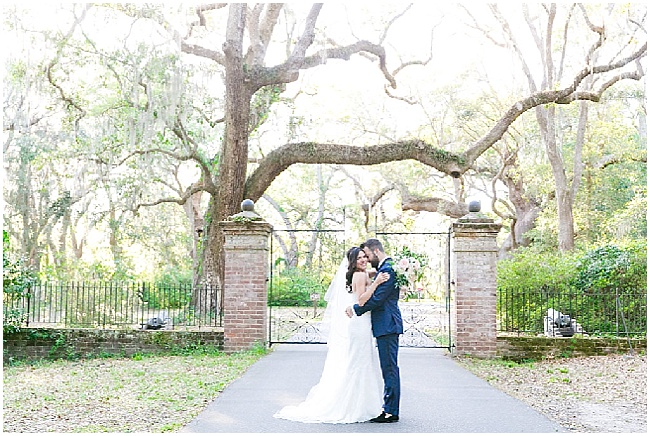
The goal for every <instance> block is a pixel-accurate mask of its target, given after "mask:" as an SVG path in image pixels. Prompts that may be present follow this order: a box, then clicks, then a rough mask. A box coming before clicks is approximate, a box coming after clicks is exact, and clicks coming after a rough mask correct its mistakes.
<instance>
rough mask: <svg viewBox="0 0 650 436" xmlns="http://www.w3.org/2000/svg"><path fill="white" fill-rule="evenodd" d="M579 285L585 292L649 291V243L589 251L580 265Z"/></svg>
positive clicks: (580, 261) (576, 281)
mask: <svg viewBox="0 0 650 436" xmlns="http://www.w3.org/2000/svg"><path fill="white" fill-rule="evenodd" d="M575 284H576V287H577V288H578V289H581V290H583V291H601V290H614V289H618V290H619V291H623V290H638V289H647V245H646V243H645V241H640V242H636V243H633V244H630V245H628V246H616V245H605V246H602V247H597V248H595V249H593V250H589V251H587V252H586V253H585V254H584V255H583V256H582V257H581V258H580V260H579V262H578V271H577V276H576V278H575Z"/></svg>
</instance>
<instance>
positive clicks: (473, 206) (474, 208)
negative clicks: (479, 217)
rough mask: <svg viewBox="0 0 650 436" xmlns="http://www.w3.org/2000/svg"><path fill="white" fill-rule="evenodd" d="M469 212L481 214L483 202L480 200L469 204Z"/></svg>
mask: <svg viewBox="0 0 650 436" xmlns="http://www.w3.org/2000/svg"><path fill="white" fill-rule="evenodd" d="M469 211H470V212H480V211H481V202H480V201H478V200H473V201H470V202H469Z"/></svg>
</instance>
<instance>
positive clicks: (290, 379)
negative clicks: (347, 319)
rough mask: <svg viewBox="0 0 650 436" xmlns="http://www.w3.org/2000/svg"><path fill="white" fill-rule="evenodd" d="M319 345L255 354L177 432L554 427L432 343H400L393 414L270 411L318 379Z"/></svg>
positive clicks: (534, 430) (534, 429)
mask: <svg viewBox="0 0 650 436" xmlns="http://www.w3.org/2000/svg"><path fill="white" fill-rule="evenodd" d="M326 351H327V348H326V346H325V345H280V346H277V347H276V349H275V350H274V351H273V352H272V353H270V354H269V355H268V356H264V357H263V358H262V359H260V360H259V361H258V362H256V363H255V364H254V365H253V366H251V368H250V369H249V370H248V371H247V372H246V374H244V375H243V376H242V377H241V378H240V379H238V380H236V381H234V382H233V383H232V384H231V385H230V386H228V387H227V388H226V389H225V390H224V391H223V392H222V393H221V395H219V397H217V398H216V399H215V401H213V402H212V403H210V404H209V405H208V406H207V408H206V409H205V410H204V411H203V412H201V413H200V414H199V415H198V416H197V417H196V418H195V419H194V420H193V421H192V422H190V423H189V424H188V425H187V426H185V427H184V428H183V429H182V430H181V431H182V432H193V433H522V432H525V433H554V432H565V431H566V430H565V429H564V428H563V427H561V426H560V425H559V424H556V423H555V422H553V421H551V420H549V419H548V418H546V417H544V416H543V415H541V414H540V413H538V412H537V411H535V410H534V409H532V408H530V407H528V406H527V405H526V404H524V403H522V402H521V401H519V400H516V399H514V398H512V397H510V396H508V395H506V394H504V393H503V392H501V391H499V390H497V389H494V388H493V387H491V386H490V385H489V384H488V383H487V382H485V381H483V380H481V379H480V378H478V377H476V376H474V375H473V374H472V373H470V372H469V371H467V370H465V369H464V368H462V367H461V366H460V365H458V364H457V363H456V362H455V361H454V360H453V359H452V358H450V357H449V356H448V355H446V354H445V351H444V350H440V349H414V348H400V354H399V365H400V374H401V378H402V400H401V405H400V421H399V422H397V423H390V424H373V423H357V424H303V423H297V422H292V421H287V420H284V419H276V418H273V414H274V413H275V412H276V411H277V410H279V409H281V408H282V407H283V406H285V405H287V404H297V403H299V402H301V401H302V400H303V399H304V398H305V396H306V395H307V392H309V389H310V388H311V387H312V386H313V385H315V384H316V383H318V380H319V379H320V373H321V370H322V368H323V363H324V361H325V353H326Z"/></svg>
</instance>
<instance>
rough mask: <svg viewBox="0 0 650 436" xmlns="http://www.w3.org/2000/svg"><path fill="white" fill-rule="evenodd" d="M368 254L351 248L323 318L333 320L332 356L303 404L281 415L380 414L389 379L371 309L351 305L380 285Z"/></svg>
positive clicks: (328, 418) (345, 417) (343, 417)
mask: <svg viewBox="0 0 650 436" xmlns="http://www.w3.org/2000/svg"><path fill="white" fill-rule="evenodd" d="M367 264H368V257H367V256H366V254H365V253H364V251H363V250H362V249H360V248H359V247H352V248H351V249H349V250H348V252H347V255H346V259H344V260H343V262H342V263H341V266H340V267H339V269H338V271H337V272H336V275H335V276H334V279H333V280H332V283H331V284H330V286H329V289H328V291H327V294H326V295H325V299H326V300H327V309H326V310H325V315H324V317H323V322H324V324H329V325H330V327H329V330H330V331H329V336H328V339H327V347H328V350H327V357H326V358H325V366H324V368H323V373H322V375H321V378H320V381H319V382H318V384H317V385H316V386H314V387H313V388H311V390H310V391H309V394H308V395H307V398H306V399H305V401H303V402H302V403H300V404H298V405H297V406H286V407H284V408H283V409H282V410H280V411H279V412H277V413H276V414H275V415H273V416H274V417H275V418H282V419H288V420H291V421H299V422H306V423H337V424H343V423H352V422H363V421H368V420H369V419H371V418H374V417H375V415H377V410H381V408H382V401H383V400H382V397H383V389H384V388H383V386H384V385H383V379H382V376H381V370H380V368H379V357H378V354H377V350H376V347H375V339H374V338H373V336H372V330H371V325H370V312H367V313H365V314H363V315H362V316H355V317H352V318H348V317H347V315H345V308H346V307H348V306H350V305H352V304H354V303H358V304H359V305H360V306H363V305H364V304H365V303H366V301H368V299H369V298H370V297H371V296H372V294H373V292H374V291H375V289H376V288H377V286H378V285H380V284H381V283H383V282H385V281H386V280H388V274H386V273H382V274H379V275H378V276H377V277H376V278H375V280H374V281H371V279H370V276H369V275H368V273H367V272H366V266H367Z"/></svg>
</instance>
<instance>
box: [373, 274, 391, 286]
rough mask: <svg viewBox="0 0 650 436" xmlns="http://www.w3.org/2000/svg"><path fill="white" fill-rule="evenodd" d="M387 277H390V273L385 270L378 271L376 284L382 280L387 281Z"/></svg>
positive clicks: (382, 281)
mask: <svg viewBox="0 0 650 436" xmlns="http://www.w3.org/2000/svg"><path fill="white" fill-rule="evenodd" d="M389 278H390V274H388V273H387V272H383V273H379V274H377V277H376V278H375V282H377V284H378V285H380V284H382V283H384V282H387V281H388V279H389Z"/></svg>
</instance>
